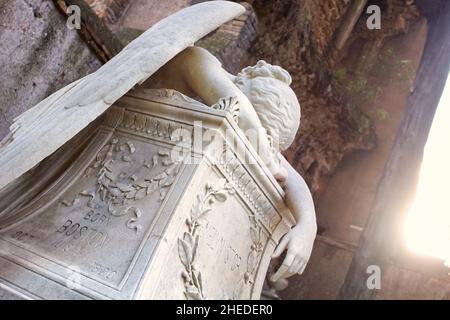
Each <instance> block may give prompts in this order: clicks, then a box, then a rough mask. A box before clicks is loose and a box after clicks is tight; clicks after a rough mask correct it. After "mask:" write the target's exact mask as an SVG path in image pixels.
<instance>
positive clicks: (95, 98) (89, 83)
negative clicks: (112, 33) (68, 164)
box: [0, 1, 245, 188]
mask: <svg viewBox="0 0 450 320" xmlns="http://www.w3.org/2000/svg"><path fill="white" fill-rule="evenodd" d="M244 11H245V9H244V8H243V7H242V6H241V5H239V4H236V3H232V2H227V1H214V2H208V3H203V4H198V5H196V6H192V7H190V8H186V9H184V10H181V11H179V12H177V13H175V14H174V15H172V16H170V17H168V18H166V19H164V20H163V21H161V23H159V24H158V25H156V26H154V28H150V29H149V30H147V31H146V32H144V34H142V36H141V37H139V38H138V39H136V40H135V41H133V42H132V43H130V44H129V45H128V46H127V47H126V48H124V49H123V50H122V51H121V52H120V53H119V54H117V55H116V56H115V57H114V58H113V59H111V60H110V61H109V62H108V63H107V64H105V65H104V66H103V67H102V68H100V69H99V70H98V71H97V72H94V73H91V74H89V75H88V76H86V77H84V78H82V79H79V80H77V81H75V82H73V83H71V84H70V85H68V86H66V87H64V88H63V89H61V90H59V91H57V92H55V93H53V94H52V95H51V96H49V97H48V98H46V99H45V100H43V101H41V102H40V103H39V104H38V105H36V106H35V107H34V108H32V109H30V110H28V111H27V112H26V113H24V114H22V115H21V116H20V117H19V118H18V119H16V120H15V121H14V124H13V126H12V132H11V135H10V136H8V138H7V139H5V140H4V141H2V145H1V146H0V148H1V152H2V157H1V158H0V169H1V170H2V171H3V172H4V174H3V175H2V176H0V188H2V187H4V186H6V185H7V184H8V183H9V182H11V181H12V180H13V179H15V178H17V177H19V176H20V175H22V174H23V173H25V172H26V171H27V170H29V169H31V168H32V167H33V166H35V165H36V164H37V163H39V162H40V161H41V160H43V159H44V158H45V157H47V156H49V155H50V154H51V153H53V152H54V151H56V150H57V149H58V148H59V147H61V146H62V145H63V144H64V143H65V142H66V141H68V140H69V139H71V138H72V137H73V136H75V134H77V133H78V132H80V131H81V130H82V129H83V128H85V127H86V126H87V125H88V124H89V123H90V122H92V121H93V120H95V119H96V118H97V117H98V116H100V115H101V114H102V113H103V112H104V111H105V110H106V109H107V108H108V107H109V106H110V105H111V104H112V103H114V102H115V101H116V100H117V99H119V98H120V97H121V96H122V95H124V94H125V93H126V92H128V91H129V90H130V89H131V88H132V87H133V86H134V85H136V84H138V83H142V82H143V81H145V80H146V79H147V78H148V77H150V76H151V75H152V74H153V73H155V72H156V71H157V70H158V69H159V68H160V67H161V66H162V65H164V64H165V63H167V62H168V61H169V60H170V59H172V58H173V57H174V56H175V55H176V54H178V53H179V52H181V51H182V50H184V49H185V48H186V47H188V46H190V45H192V44H193V43H194V42H195V41H197V40H199V39H201V38H202V37H204V36H205V35H207V34H208V33H210V32H212V31H213V30H215V29H216V28H218V27H219V26H220V25H222V24H223V23H225V22H227V21H230V20H231V19H233V18H234V17H236V16H239V15H240V14H242V13H243V12H244ZM208 19H209V20H208ZM35 137H38V138H37V139H35ZM31 140H33V142H34V143H31Z"/></svg>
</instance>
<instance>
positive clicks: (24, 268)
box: [0, 90, 293, 299]
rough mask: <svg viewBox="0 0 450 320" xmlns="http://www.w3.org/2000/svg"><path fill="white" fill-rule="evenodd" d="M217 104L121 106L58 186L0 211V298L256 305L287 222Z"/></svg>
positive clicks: (142, 94)
mask: <svg viewBox="0 0 450 320" xmlns="http://www.w3.org/2000/svg"><path fill="white" fill-rule="evenodd" d="M222 107H223V108H219V107H217V108H215V109H211V108H209V107H207V106H205V105H203V104H201V103H199V102H197V101H194V100H192V99H190V98H188V97H185V96H183V95H181V94H179V93H177V92H174V91H173V90H159V91H155V90H139V91H133V92H131V93H129V94H128V95H127V96H125V97H123V98H122V99H121V100H119V101H118V102H117V103H116V104H115V105H114V106H112V107H111V108H110V109H109V110H108V112H107V114H106V115H105V118H104V122H103V123H102V124H101V125H99V126H98V127H97V129H96V132H95V133H94V134H93V136H92V137H91V138H90V139H89V144H88V145H87V147H86V148H85V149H84V151H83V153H81V154H80V155H79V156H78V157H77V158H76V159H74V161H73V163H72V164H71V166H70V167H69V168H68V169H67V170H65V171H64V172H63V173H62V174H61V176H60V178H59V179H58V180H57V181H55V182H54V183H53V184H50V185H49V184H48V183H47V181H46V179H45V178H44V179H41V180H39V181H33V182H34V183H35V184H36V185H41V186H42V187H43V189H44V192H43V193H42V195H41V196H38V197H32V198H29V195H30V194H31V190H26V191H25V192H24V193H23V194H22V195H21V196H20V199H17V201H18V202H20V203H21V204H22V205H21V207H18V208H16V209H15V210H5V211H3V212H0V297H2V296H3V297H5V298H11V296H14V297H16V298H19V297H26V298H29V299H36V298H43V299H89V298H94V299H111V298H112V299H206V298H210V299H211V298H215V299H258V298H259V296H260V292H261V289H262V285H263V281H264V278H265V274H266V270H267V267H268V264H269V262H270V257H271V254H272V253H273V250H274V248H275V246H276V243H277V242H278V240H279V239H280V237H281V236H282V235H283V234H284V233H286V232H287V231H288V230H289V229H290V227H291V226H292V223H293V221H292V216H291V214H290V212H289V210H288V209H287V208H286V206H285V205H284V199H283V192H282V189H281V188H280V186H279V185H278V183H277V182H276V181H275V179H273V178H272V177H271V176H268V175H266V173H265V170H266V169H265V168H264V167H262V166H260V165H258V164H256V163H260V160H258V155H257V154H256V153H255V152H254V151H249V150H250V149H249V142H248V141H247V140H246V139H243V138H242V133H239V130H236V128H237V126H236V123H235V120H234V117H233V116H234V113H235V110H234V108H233V105H223V106H222ZM198 120H201V121H203V125H204V127H203V128H204V129H201V128H200V129H199V128H196V127H195V123H194V122H195V121H198ZM206 129H207V130H209V134H210V137H213V139H212V140H207V141H203V142H204V143H202V140H200V145H199V144H198V142H199V141H198V140H197V141H196V140H194V139H195V135H196V134H203V133H204V130H206ZM180 130H184V131H180ZM196 130H201V131H200V133H198V132H197V133H196ZM186 138H189V139H186ZM224 144H225V145H226V146H227V147H225V148H224ZM248 159H252V160H248ZM248 162H250V163H252V164H251V165H250V164H248ZM40 169H41V170H44V172H52V171H59V169H60V168H58V165H57V164H56V165H55V166H54V167H53V168H50V169H49V168H46V166H45V163H44V164H43V166H42V167H40V168H39V167H38V168H37V169H36V170H38V171H39V170H40ZM4 199H5V198H3V197H2V199H0V202H3V201H5V200H4ZM0 206H2V205H0ZM230 230H233V232H230Z"/></svg>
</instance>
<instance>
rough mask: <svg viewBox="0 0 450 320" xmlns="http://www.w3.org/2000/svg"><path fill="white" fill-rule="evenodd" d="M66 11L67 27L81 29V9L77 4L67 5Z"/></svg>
mask: <svg viewBox="0 0 450 320" xmlns="http://www.w3.org/2000/svg"><path fill="white" fill-rule="evenodd" d="M66 13H67V14H68V15H69V17H68V18H67V22H66V25H67V28H69V29H70V30H74V29H77V30H79V29H81V9H80V7H79V6H76V5H71V6H68V7H67V10H66Z"/></svg>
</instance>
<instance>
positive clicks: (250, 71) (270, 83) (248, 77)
mask: <svg viewBox="0 0 450 320" xmlns="http://www.w3.org/2000/svg"><path fill="white" fill-rule="evenodd" d="M291 82H292V78H291V76H290V75H289V73H288V72H287V71H286V70H284V69H283V68H281V67H279V66H273V65H271V64H269V63H267V62H265V61H263V60H260V61H258V63H257V64H256V65H255V66H252V67H247V68H245V69H242V71H241V72H240V73H239V74H238V75H237V77H236V79H235V84H236V86H238V87H239V89H240V90H241V91H242V92H243V93H244V94H245V95H246V96H247V98H248V99H249V100H250V102H251V103H252V105H253V107H254V108H255V111H256V113H257V114H258V117H259V119H260V120H261V123H262V125H263V127H264V128H265V129H266V130H267V133H268V134H269V136H271V137H272V139H273V140H274V141H275V143H278V146H279V147H280V149H281V150H282V151H283V150H286V149H287V148H288V147H289V146H290V145H291V143H292V142H293V141H294V138H295V135H296V133H297V130H298V128H299V126H300V104H299V103H298V100H297V96H296V95H295V93H294V91H292V89H291V88H290V87H289V85H290V84H291Z"/></svg>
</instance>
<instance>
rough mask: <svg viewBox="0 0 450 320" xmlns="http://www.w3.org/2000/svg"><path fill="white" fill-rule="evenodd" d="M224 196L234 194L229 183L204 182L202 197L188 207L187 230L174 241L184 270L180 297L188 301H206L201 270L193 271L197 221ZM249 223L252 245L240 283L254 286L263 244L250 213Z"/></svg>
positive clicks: (194, 269)
mask: <svg viewBox="0 0 450 320" xmlns="http://www.w3.org/2000/svg"><path fill="white" fill-rule="evenodd" d="M227 194H230V195H233V194H235V190H234V187H233V186H232V184H231V183H230V182H228V181H226V180H225V181H224V182H223V186H222V187H221V188H219V189H217V188H214V187H213V186H211V185H210V184H209V183H207V184H206V185H205V192H204V194H203V195H201V194H198V195H197V198H196V201H195V202H194V204H193V206H192V208H191V215H190V218H188V219H186V224H187V226H188V231H186V232H184V234H183V237H182V238H178V256H179V258H180V261H181V263H182V264H183V266H184V269H185V270H183V272H182V277H183V280H184V287H185V291H184V294H185V296H186V298H187V299H188V300H203V299H206V297H205V294H204V291H203V283H202V274H201V271H200V270H197V268H196V267H195V265H194V262H195V258H196V255H197V248H198V244H199V239H200V237H199V234H198V228H199V227H200V226H201V222H200V220H201V218H203V217H204V216H205V215H206V214H207V213H208V212H210V211H211V210H212V209H211V207H210V206H211V205H212V204H213V203H214V202H215V201H216V200H217V201H219V202H225V201H226V200H227ZM249 220H250V223H251V227H250V237H251V240H252V245H251V247H250V253H249V255H248V258H247V270H246V272H245V274H244V279H243V280H244V283H245V284H248V285H251V284H253V283H254V275H255V272H256V268H257V266H258V261H259V259H260V257H261V254H262V250H263V242H262V241H261V227H260V226H259V224H258V221H257V219H256V217H255V215H254V214H253V213H250V215H249ZM234 298H235V299H237V298H239V294H238V295H236V294H235V296H234Z"/></svg>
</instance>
